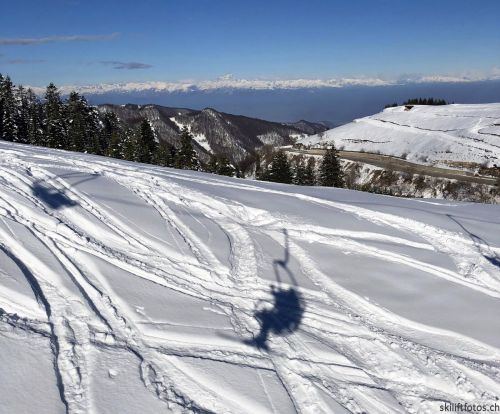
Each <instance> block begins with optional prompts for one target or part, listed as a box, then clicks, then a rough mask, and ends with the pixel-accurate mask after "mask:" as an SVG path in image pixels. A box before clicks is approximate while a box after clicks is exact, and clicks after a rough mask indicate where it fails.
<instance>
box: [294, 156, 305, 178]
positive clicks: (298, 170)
mask: <svg viewBox="0 0 500 414" xmlns="http://www.w3.org/2000/svg"><path fill="white" fill-rule="evenodd" d="M293 183H294V184H296V185H306V166H305V165H304V157H303V156H302V155H300V156H299V157H298V158H297V159H296V160H295V165H294V169H293Z"/></svg>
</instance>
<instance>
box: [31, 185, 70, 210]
mask: <svg viewBox="0 0 500 414" xmlns="http://www.w3.org/2000/svg"><path fill="white" fill-rule="evenodd" d="M32 192H33V195H34V196H35V197H37V198H39V199H40V200H41V201H42V202H43V203H44V204H45V205H47V206H48V207H50V208H51V209H53V210H58V209H60V208H63V207H73V206H75V205H76V204H77V203H76V202H75V201H73V200H71V199H70V198H69V197H68V196H67V195H66V194H65V192H64V191H61V190H58V189H56V188H50V187H46V186H45V185H43V184H42V183H41V182H40V181H36V182H35V183H33V187H32Z"/></svg>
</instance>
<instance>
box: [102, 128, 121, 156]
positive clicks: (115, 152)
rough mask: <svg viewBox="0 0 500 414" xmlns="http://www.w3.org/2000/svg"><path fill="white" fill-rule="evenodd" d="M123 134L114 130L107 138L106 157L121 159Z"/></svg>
mask: <svg viewBox="0 0 500 414" xmlns="http://www.w3.org/2000/svg"><path fill="white" fill-rule="evenodd" d="M124 137H125V134H124V133H123V134H122V133H121V131H120V130H118V129H116V130H114V131H113V132H111V137H110V138H109V143H108V146H107V148H106V155H107V156H108V157H113V158H122V157H123V149H122V147H123V142H124Z"/></svg>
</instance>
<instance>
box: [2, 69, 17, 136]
mask: <svg viewBox="0 0 500 414" xmlns="http://www.w3.org/2000/svg"><path fill="white" fill-rule="evenodd" d="M0 101H1V111H2V114H1V121H2V125H1V126H0V130H1V133H2V135H1V136H0V139H3V140H5V141H17V130H16V119H15V118H16V109H17V108H16V100H15V97H14V85H13V83H12V81H11V80H10V78H9V77H8V76H7V77H5V78H3V79H0Z"/></svg>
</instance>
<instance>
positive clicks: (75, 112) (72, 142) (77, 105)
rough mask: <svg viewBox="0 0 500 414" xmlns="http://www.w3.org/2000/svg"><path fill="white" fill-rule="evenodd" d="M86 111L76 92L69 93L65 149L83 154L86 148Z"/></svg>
mask: <svg viewBox="0 0 500 414" xmlns="http://www.w3.org/2000/svg"><path fill="white" fill-rule="evenodd" d="M86 111H87V108H86V105H85V102H84V101H83V100H82V98H81V97H80V95H79V94H78V93H76V92H71V93H70V95H69V98H68V103H67V106H66V117H67V118H66V123H67V125H68V143H69V146H68V148H67V149H70V150H72V151H78V152H83V151H85V149H86V147H87V133H88V132H87V129H86V127H87V125H86V124H87V123H86V118H87V114H86V113H85V112H86Z"/></svg>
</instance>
